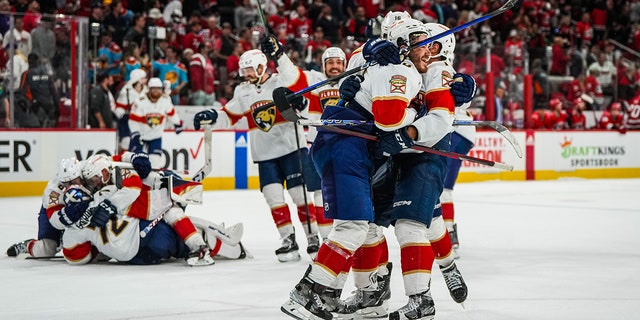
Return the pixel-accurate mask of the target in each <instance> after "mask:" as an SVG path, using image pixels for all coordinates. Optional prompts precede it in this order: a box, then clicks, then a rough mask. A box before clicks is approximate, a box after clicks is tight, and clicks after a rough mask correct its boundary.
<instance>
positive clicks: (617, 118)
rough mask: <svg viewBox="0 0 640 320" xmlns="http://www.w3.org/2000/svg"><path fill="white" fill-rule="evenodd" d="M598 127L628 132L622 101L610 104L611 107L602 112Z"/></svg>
mask: <svg viewBox="0 0 640 320" xmlns="http://www.w3.org/2000/svg"><path fill="white" fill-rule="evenodd" d="M598 127H599V128H600V129H605V130H618V131H620V133H626V132H627V126H626V125H625V122H624V113H623V112H622V104H621V103H620V102H618V101H615V102H613V103H611V105H609V109H608V110H605V111H604V112H603V113H602V116H601V117H600V122H599V123H598Z"/></svg>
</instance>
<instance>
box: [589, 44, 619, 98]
mask: <svg viewBox="0 0 640 320" xmlns="http://www.w3.org/2000/svg"><path fill="white" fill-rule="evenodd" d="M617 73H618V70H617V69H616V67H615V66H614V65H613V63H612V62H611V61H608V60H607V55H606V54H605V53H604V52H600V54H598V61H597V62H594V63H592V64H591V65H590V66H589V68H588V69H587V74H589V75H592V76H594V77H595V78H596V79H597V80H598V83H599V84H600V87H601V88H602V93H603V94H605V95H610V96H611V95H613V89H614V88H613V87H614V85H615V84H616V81H615V80H616V75H617Z"/></svg>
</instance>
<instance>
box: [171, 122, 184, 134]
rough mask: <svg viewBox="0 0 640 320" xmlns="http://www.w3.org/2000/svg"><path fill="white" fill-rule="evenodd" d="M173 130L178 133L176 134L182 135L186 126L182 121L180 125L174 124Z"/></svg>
mask: <svg viewBox="0 0 640 320" xmlns="http://www.w3.org/2000/svg"><path fill="white" fill-rule="evenodd" d="M173 129H174V130H175V131H176V134H181V133H182V131H184V126H183V122H182V120H180V123H179V124H174V125H173Z"/></svg>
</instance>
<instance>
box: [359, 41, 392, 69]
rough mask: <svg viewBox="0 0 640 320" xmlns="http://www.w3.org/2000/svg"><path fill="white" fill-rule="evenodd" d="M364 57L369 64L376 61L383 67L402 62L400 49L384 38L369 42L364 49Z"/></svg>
mask: <svg viewBox="0 0 640 320" xmlns="http://www.w3.org/2000/svg"><path fill="white" fill-rule="evenodd" d="M362 56H363V57H364V59H365V60H366V61H367V62H371V61H375V62H376V63H378V64H379V65H381V66H386V65H388V64H400V62H401V61H400V51H399V49H398V47H397V46H396V45H395V44H393V43H391V42H390V41H387V40H385V39H382V38H378V39H373V40H369V41H367V43H365V44H364V47H363V48H362Z"/></svg>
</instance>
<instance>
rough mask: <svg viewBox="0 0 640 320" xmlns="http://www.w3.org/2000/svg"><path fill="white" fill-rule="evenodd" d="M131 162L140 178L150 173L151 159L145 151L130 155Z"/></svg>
mask: <svg viewBox="0 0 640 320" xmlns="http://www.w3.org/2000/svg"><path fill="white" fill-rule="evenodd" d="M131 164H132V165H133V169H134V170H136V172H137V173H138V175H139V176H140V178H141V179H144V178H146V177H148V176H149V173H151V161H150V160H149V155H148V154H146V153H136V154H134V155H133V156H131Z"/></svg>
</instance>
